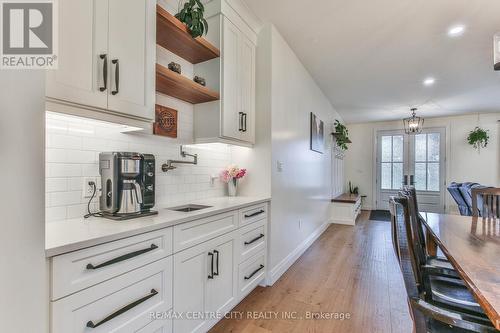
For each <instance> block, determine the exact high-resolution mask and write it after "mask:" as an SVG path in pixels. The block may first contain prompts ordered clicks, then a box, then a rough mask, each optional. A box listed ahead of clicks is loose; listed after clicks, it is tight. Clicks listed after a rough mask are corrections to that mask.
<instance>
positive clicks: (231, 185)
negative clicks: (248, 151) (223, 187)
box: [220, 165, 247, 197]
mask: <svg viewBox="0 0 500 333" xmlns="http://www.w3.org/2000/svg"><path fill="white" fill-rule="evenodd" d="M246 174H247V170H246V169H240V168H238V167H237V166H236V165H230V166H228V167H227V168H225V169H224V170H222V172H221V174H220V179H221V181H223V182H224V183H227V193H228V195H229V196H230V197H235V196H236V194H237V192H238V180H239V179H241V178H243V177H245V175H246Z"/></svg>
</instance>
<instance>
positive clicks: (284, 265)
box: [266, 221, 330, 286]
mask: <svg viewBox="0 0 500 333" xmlns="http://www.w3.org/2000/svg"><path fill="white" fill-rule="evenodd" d="M329 225H330V221H328V222H325V223H323V224H322V225H321V226H320V227H319V228H317V229H316V230H314V231H313V233H312V234H310V235H309V237H307V238H306V239H305V240H304V241H303V242H302V243H300V244H299V246H297V247H296V248H295V250H293V251H292V252H291V253H290V254H289V255H288V256H286V258H285V259H283V260H281V262H280V263H279V264H277V265H276V266H275V267H273V268H272V269H271V270H270V271H268V274H267V279H266V284H267V285H268V286H272V285H273V284H274V283H275V282H276V281H278V279H279V278H280V277H281V276H282V275H283V274H284V273H285V272H286V271H287V270H288V269H289V268H290V266H292V265H293V263H294V262H295V261H297V259H299V258H300V256H301V255H302V254H303V253H304V252H305V251H306V250H307V249H308V248H309V246H311V244H312V243H314V241H315V240H316V239H318V237H319V236H321V234H323V232H325V230H326V229H327V228H328V226H329Z"/></svg>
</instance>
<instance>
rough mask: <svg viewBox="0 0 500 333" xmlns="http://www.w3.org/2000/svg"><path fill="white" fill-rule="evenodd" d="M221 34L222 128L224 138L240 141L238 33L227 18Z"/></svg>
mask: <svg viewBox="0 0 500 333" xmlns="http://www.w3.org/2000/svg"><path fill="white" fill-rule="evenodd" d="M222 25H223V32H222V40H223V46H222V77H223V80H222V82H223V87H222V107H221V109H222V110H221V111H222V128H221V134H222V136H224V137H227V138H232V139H238V140H239V139H240V137H241V130H242V128H243V126H242V122H241V121H242V116H241V107H240V101H241V93H240V84H239V81H240V72H241V71H240V68H239V58H240V48H239V45H240V35H241V34H240V31H239V30H238V28H236V26H235V25H234V24H232V23H231V21H229V20H228V19H227V18H224V20H223V24H222Z"/></svg>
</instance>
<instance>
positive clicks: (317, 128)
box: [310, 112, 325, 154]
mask: <svg viewBox="0 0 500 333" xmlns="http://www.w3.org/2000/svg"><path fill="white" fill-rule="evenodd" d="M324 133H325V125H324V123H323V121H322V120H320V119H319V118H318V117H316V115H315V114H314V113H312V112H311V135H310V149H311V150H312V151H315V152H318V153H321V154H323V150H324V148H325V139H324Z"/></svg>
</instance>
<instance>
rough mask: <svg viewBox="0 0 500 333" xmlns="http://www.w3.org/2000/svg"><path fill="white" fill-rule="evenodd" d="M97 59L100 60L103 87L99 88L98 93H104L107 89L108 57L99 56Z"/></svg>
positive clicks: (104, 55) (105, 55)
mask: <svg viewBox="0 0 500 333" xmlns="http://www.w3.org/2000/svg"><path fill="white" fill-rule="evenodd" d="M99 58H101V59H102V80H103V82H104V87H99V91H101V92H102V91H106V89H108V55H107V54H101V55H99Z"/></svg>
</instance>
